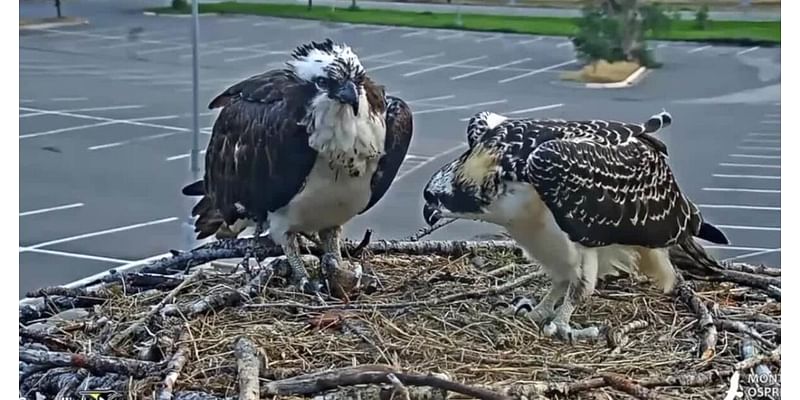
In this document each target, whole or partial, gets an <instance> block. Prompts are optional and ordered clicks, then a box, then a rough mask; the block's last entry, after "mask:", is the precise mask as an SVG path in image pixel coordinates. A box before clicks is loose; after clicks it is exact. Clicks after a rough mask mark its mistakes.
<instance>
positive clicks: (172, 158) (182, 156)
mask: <svg viewBox="0 0 800 400" xmlns="http://www.w3.org/2000/svg"><path fill="white" fill-rule="evenodd" d="M203 154H206V151H205V150H200V155H203ZM190 155H191V153H186V154H178V155H176V156H171V157H167V161H175V160H180V159H184V158H189V156H190Z"/></svg>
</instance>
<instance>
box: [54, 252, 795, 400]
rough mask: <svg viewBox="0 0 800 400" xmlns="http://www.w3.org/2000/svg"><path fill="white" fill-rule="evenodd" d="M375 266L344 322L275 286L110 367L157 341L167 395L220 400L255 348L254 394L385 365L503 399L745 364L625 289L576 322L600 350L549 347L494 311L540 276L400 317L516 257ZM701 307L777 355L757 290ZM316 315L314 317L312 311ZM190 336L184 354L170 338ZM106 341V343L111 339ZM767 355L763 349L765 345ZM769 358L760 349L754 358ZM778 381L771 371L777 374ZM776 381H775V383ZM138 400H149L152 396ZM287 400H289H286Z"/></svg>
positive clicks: (92, 338)
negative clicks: (173, 370)
mask: <svg viewBox="0 0 800 400" xmlns="http://www.w3.org/2000/svg"><path fill="white" fill-rule="evenodd" d="M369 265H370V267H371V269H372V270H373V271H374V273H375V274H376V275H377V277H378V278H379V281H380V288H379V290H377V291H376V292H374V293H372V294H361V295H360V296H359V297H358V298H357V299H351V300H352V301H356V302H358V303H359V304H371V305H373V306H372V307H364V308H361V309H342V308H335V307H329V308H326V307H325V306H324V305H323V306H321V307H320V305H319V303H318V302H314V301H312V300H313V299H311V298H310V297H309V296H306V295H299V294H296V293H294V292H290V291H288V290H286V289H283V288H281V286H282V282H280V279H275V280H274V281H273V282H272V284H271V285H270V286H269V287H267V288H266V289H265V290H264V292H263V293H262V296H261V297H258V298H254V299H250V301H249V302H247V303H246V304H244V305H239V306H236V307H228V308H222V309H220V310H218V311H216V312H211V313H206V314H204V315H202V316H198V317H194V318H188V319H187V318H185V317H168V318H157V319H156V321H157V322H156V323H153V324H151V326H150V329H149V330H148V331H147V333H146V334H145V335H143V336H142V335H140V336H139V337H138V339H137V340H136V341H135V343H130V342H126V345H125V346H122V347H121V348H118V350H120V352H118V353H117V354H116V356H120V357H125V358H131V359H136V358H141V357H142V350H141V349H142V348H143V347H147V344H148V343H152V342H153V341H158V347H160V349H161V351H162V353H163V356H162V359H163V360H168V359H169V357H170V356H169V355H170V354H173V353H174V352H175V349H176V348H178V347H180V346H185V348H186V349H187V353H188V362H187V363H186V365H185V366H183V368H182V370H181V371H180V374H179V377H178V379H177V382H176V384H175V388H174V390H175V392H180V391H201V392H205V393H209V394H212V395H215V396H219V397H227V396H236V395H237V393H238V389H237V364H236V358H235V357H234V351H233V348H234V343H235V342H236V341H237V339H238V338H240V337H246V338H249V339H250V340H252V342H253V343H254V344H255V345H256V349H257V352H258V357H259V360H260V362H261V371H260V376H261V380H262V382H269V381H271V380H276V379H282V378H285V377H290V376H295V375H298V374H303V373H309V372H314V371H320V370H327V369H333V368H341V367H348V366H356V365H364V364H384V365H389V366H392V367H394V368H396V369H397V370H398V371H405V372H416V373H421V374H428V373H440V374H444V375H445V376H447V377H449V379H452V380H454V381H457V382H462V383H465V384H468V385H473V386H480V387H492V388H498V387H502V386H504V385H512V384H526V383H548V384H553V383H558V382H566V383H569V382H577V381H581V380H586V379H589V378H592V377H597V376H602V374H604V373H616V374H621V375H624V376H626V377H627V378H628V379H630V380H632V381H637V382H647V381H648V380H658V379H661V378H664V377H674V376H678V375H683V374H695V373H702V372H707V371H712V370H720V371H723V370H730V369H731V368H732V366H733V365H734V364H736V363H737V362H738V361H740V360H741V359H742V356H741V351H740V345H741V343H742V340H743V339H744V338H746V337H747V336H746V335H744V334H742V333H739V332H729V331H727V330H724V329H721V330H720V331H719V340H718V341H717V343H716V347H715V352H714V354H713V356H712V357H710V358H708V359H702V358H701V357H700V353H701V351H700V348H699V340H698V317H697V315H696V314H695V313H694V312H693V311H692V310H690V309H689V308H688V307H687V305H685V304H684V303H683V302H681V301H680V300H678V299H677V298H675V297H674V296H671V295H667V294H664V293H662V292H661V291H659V290H658V289H656V288H655V287H654V286H652V285H651V284H650V283H649V282H646V281H643V280H639V279H637V278H633V277H625V278H617V279H616V280H614V281H609V282H604V283H601V284H599V285H598V288H597V290H596V292H595V294H594V295H593V296H592V297H591V298H590V299H589V300H588V301H587V302H586V303H585V304H584V305H582V306H581V307H580V308H579V309H578V310H577V311H576V313H575V314H574V316H573V319H572V322H573V325H576V326H584V327H585V326H588V325H592V324H593V325H597V326H601V327H602V329H601V338H600V339H599V340H598V341H596V342H576V343H573V344H569V343H566V342H563V341H560V340H557V339H551V338H547V337H544V335H543V334H541V333H540V331H539V329H538V328H537V327H536V326H535V324H534V323H533V322H532V321H531V320H529V319H528V318H526V317H524V316H517V317H515V316H513V315H509V314H508V313H507V312H504V309H503V308H496V309H492V305H493V304H494V303H496V302H499V301H510V300H511V299H512V298H513V297H514V296H532V297H534V298H541V297H542V296H543V295H544V293H545V291H546V290H547V289H548V288H549V285H550V282H549V280H548V279H547V278H546V277H545V276H544V275H541V276H539V277H537V278H536V279H534V280H533V281H532V282H531V283H529V284H527V285H524V286H520V287H518V288H515V289H514V291H513V292H510V293H505V294H503V295H501V296H487V297H484V298H480V299H467V300H459V301H453V302H445V303H443V304H438V305H430V304H429V303H428V304H426V305H417V306H413V307H410V306H407V307H394V306H391V305H392V304H398V303H406V302H415V301H427V300H431V299H437V298H443V297H446V296H448V295H453V294H458V293H464V292H466V291H474V290H480V289H489V288H492V287H496V286H498V285H501V284H504V283H506V282H509V281H512V280H514V279H516V278H519V277H520V276H522V275H524V274H529V273H530V272H532V271H533V270H535V269H536V268H538V267H536V266H532V265H526V263H525V262H524V260H522V259H519V258H518V257H516V256H514V255H511V254H510V253H485V254H482V255H481V256H478V257H473V256H461V257H454V258H445V257H440V256H408V255H379V256H372V257H369ZM237 277H238V278H237ZM243 283H244V280H243V279H242V275H241V274H239V275H236V274H234V275H229V274H227V273H219V272H215V273H209V272H206V273H204V277H203V279H199V280H197V281H195V282H193V283H190V284H188V285H187V286H186V287H185V288H184V289H183V290H182V291H181V292H180V293H178V294H177V296H176V297H175V298H174V299H173V301H174V303H176V304H185V303H192V302H194V301H196V300H198V299H201V298H203V297H204V296H207V295H208V294H209V293H213V292H215V291H220V290H224V289H226V288H237V287H241V286H242V285H243ZM695 291H696V293H697V295H698V296H699V297H700V299H701V301H702V302H703V303H705V304H709V305H711V306H710V311H711V313H712V315H714V318H715V319H717V320H718V321H719V320H723V319H724V320H732V321H736V320H741V321H749V322H752V321H761V322H762V323H763V325H764V326H765V327H762V328H761V329H758V330H759V331H760V333H761V335H762V336H763V339H764V340H765V341H766V342H767V343H774V344H776V345H779V344H780V330H779V328H778V330H777V331H775V330H773V329H771V327H772V328H774V326H775V325H777V326H778V327H779V325H780V320H781V311H780V302H775V301H772V300H767V298H766V297H765V296H763V295H762V294H760V293H757V291H755V290H753V289H750V288H746V287H739V286H735V285H732V284H729V283H710V282H698V284H697V285H696V287H695ZM164 296H165V292H160V291H147V292H143V293H139V294H135V295H123V294H122V293H121V292H120V291H119V290H117V291H116V295H113V296H112V297H111V298H109V299H108V301H106V302H105V303H104V304H102V305H99V306H96V307H95V310H94V312H93V318H95V319H96V318H97V317H100V316H103V317H107V318H108V319H110V320H111V321H112V322H113V324H112V325H113V326H114V331H115V332H117V333H118V332H120V331H122V330H123V329H125V328H126V327H128V326H129V325H130V324H131V323H133V322H134V321H137V320H140V319H141V318H142V316H144V315H146V314H147V312H148V311H149V310H150V309H151V308H152V307H153V306H154V305H156V304H158V303H159V302H160V301H161V300H162V299H163V297H164ZM315 307H316V308H315ZM627 325H630V326H632V327H633V328H634V329H632V330H631V331H630V332H629V333H628V334H627V335H625V339H626V340H625V341H623V342H622V343H620V344H619V345H618V344H616V343H612V342H611V341H609V340H608V339H607V337H608V336H613V334H614V333H615V332H617V331H618V330H619V329H620V328H622V327H623V326H627ZM181 330H183V331H184V333H183V335H182V336H181V337H182V338H183V340H184V341H183V342H181V341H180V340H178V342H177V343H175V342H174V338H177V337H178V335H176V332H180V331H181ZM113 333H114V332H105V334H106V335H109V334H113ZM98 335H99V333H96V332H93V333H87V332H83V331H77V332H73V333H69V334H68V335H66V336H64V337H63V339H64V340H67V341H70V342H74V343H78V344H80V346H83V347H84V348H83V349H82V351H84V352H88V351H90V349H89V348H88V347H87V344H88V343H90V342H91V343H93V344H94V345H95V346H97V345H98V343H102V342H103V339H101V338H99V337H98ZM759 343H761V342H759ZM769 350H771V349H762V353H763V352H766V351H769ZM775 372H776V370H775V368H774V367H773V373H775ZM777 372H779V369H778V370H777ZM163 379H164V377H163V375H162V374H155V375H152V376H148V377H145V378H143V379H131V380H129V382H128V384H129V386H128V389H129V390H130V392H131V393H135V394H136V393H138V394H149V393H153V392H154V391H156V390H158V389H159V388H160V385H161V384H162V381H163ZM728 385H729V383H728V380H727V379H718V380H716V381H714V382H711V383H709V384H707V385H702V386H686V385H672V386H659V387H651V391H652V392H653V393H655V394H657V395H659V396H662V397H659V398H675V399H712V398H714V399H716V398H722V397H724V394H725V392H726V390H727V389H728ZM141 396H144V397H139V396H137V395H134V396H133V398H149V396H148V395H141ZM281 398H294V397H291V396H285V397H281ZM552 398H575V399H628V398H631V397H629V396H628V395H627V394H623V393H622V392H621V391H619V390H616V389H614V388H611V387H600V388H596V389H592V390H585V391H581V392H579V393H577V394H575V395H571V396H569V397H566V396H560V395H554V397H552Z"/></svg>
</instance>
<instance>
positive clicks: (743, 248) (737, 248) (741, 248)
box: [703, 245, 772, 251]
mask: <svg viewBox="0 0 800 400" xmlns="http://www.w3.org/2000/svg"><path fill="white" fill-rule="evenodd" d="M703 247H704V248H706V249H715V250H730V251H764V250H772V249H768V248H765V247H747V246H723V245H709V246H703Z"/></svg>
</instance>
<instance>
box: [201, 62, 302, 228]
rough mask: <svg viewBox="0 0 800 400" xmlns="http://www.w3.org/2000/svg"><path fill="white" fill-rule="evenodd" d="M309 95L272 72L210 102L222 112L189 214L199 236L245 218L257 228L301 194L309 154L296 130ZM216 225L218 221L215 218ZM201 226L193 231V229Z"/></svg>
mask: <svg viewBox="0 0 800 400" xmlns="http://www.w3.org/2000/svg"><path fill="white" fill-rule="evenodd" d="M313 94H314V87H313V85H309V84H307V83H306V82H303V81H301V80H300V79H298V78H297V77H295V76H294V75H293V74H291V73H289V72H287V71H282V70H274V71H269V72H266V73H264V74H260V75H255V76H253V77H250V78H248V79H246V80H244V81H242V82H239V83H237V84H236V85H233V86H231V87H230V88H229V89H227V90H226V91H225V92H223V93H222V94H220V95H219V96H217V97H216V98H215V99H214V100H213V101H212V102H211V104H210V105H209V107H210V108H215V107H222V110H221V111H220V113H219V116H218V117H217V120H216V121H215V122H214V127H213V130H212V134H211V140H210V141H209V143H208V148H207V150H206V157H205V176H204V179H203V181H204V193H205V194H204V197H203V199H201V200H200V203H203V202H206V203H203V206H202V207H201V206H200V203H198V207H196V209H197V212H198V215H199V217H198V220H197V221H198V222H197V223H196V224H195V227H196V230H198V231H199V232H200V235H205V236H208V235H210V234H213V233H215V232H210V231H211V230H215V229H219V228H220V226H221V225H222V223H221V222H220V219H221V220H222V221H224V223H225V224H227V225H233V224H234V223H235V221H236V220H238V219H243V218H248V219H253V220H255V221H261V222H263V221H265V220H266V218H267V213H268V212H271V211H275V210H277V209H279V208H281V207H283V206H284V205H286V204H287V203H288V202H289V201H290V200H291V199H292V197H293V196H294V195H295V194H296V193H297V192H298V191H299V190H300V189H301V188H302V186H303V184H304V182H305V177H306V176H307V174H308V172H309V171H310V170H311V168H312V166H313V163H314V160H315V158H316V152H315V151H314V150H313V149H312V148H311V147H309V146H308V133H307V132H306V128H305V126H302V125H299V122H300V121H301V120H302V119H303V117H304V116H305V112H306V106H307V104H308V102H309V101H310V99H311V97H312V96H313ZM220 217H221V218H220ZM201 222H202V223H203V225H202V226H201V225H198V223H201Z"/></svg>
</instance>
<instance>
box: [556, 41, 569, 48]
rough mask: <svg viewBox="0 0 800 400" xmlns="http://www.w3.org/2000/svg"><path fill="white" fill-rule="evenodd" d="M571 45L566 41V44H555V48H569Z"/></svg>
mask: <svg viewBox="0 0 800 400" xmlns="http://www.w3.org/2000/svg"><path fill="white" fill-rule="evenodd" d="M571 45H572V42H570V41H566V42H561V43H559V44H557V45H556V47H567V46H571Z"/></svg>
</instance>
